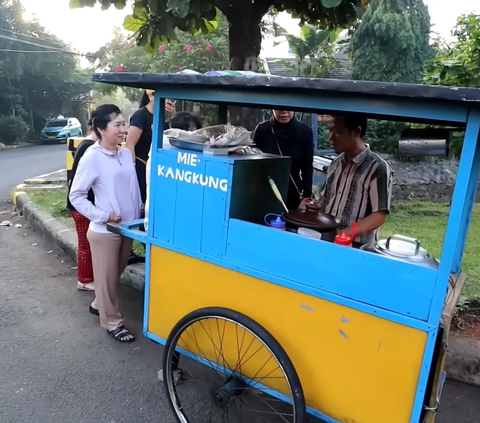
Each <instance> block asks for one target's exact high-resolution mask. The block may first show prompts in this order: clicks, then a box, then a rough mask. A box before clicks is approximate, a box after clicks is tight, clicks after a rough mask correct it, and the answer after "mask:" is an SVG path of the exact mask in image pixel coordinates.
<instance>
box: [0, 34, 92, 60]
mask: <svg viewBox="0 0 480 423" xmlns="http://www.w3.org/2000/svg"><path fill="white" fill-rule="evenodd" d="M0 38H3V39H5V40H10V41H15V42H18V43H24V44H28V45H31V46H35V47H40V48H44V49H47V50H55V51H57V52H58V53H65V54H72V55H74V56H83V57H91V58H95V59H96V58H97V57H96V56H92V55H91V54H82V53H75V52H73V51H68V50H63V49H60V48H56V47H52V46H45V45H42V44H39V43H34V42H33V41H27V40H21V39H19V38H15V37H10V36H8V35H4V34H0Z"/></svg>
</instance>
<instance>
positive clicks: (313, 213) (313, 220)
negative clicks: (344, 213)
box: [282, 204, 340, 242]
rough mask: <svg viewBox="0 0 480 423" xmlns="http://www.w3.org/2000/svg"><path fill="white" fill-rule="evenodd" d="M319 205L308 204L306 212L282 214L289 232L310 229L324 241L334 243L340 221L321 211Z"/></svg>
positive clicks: (292, 211) (296, 211)
mask: <svg viewBox="0 0 480 423" xmlns="http://www.w3.org/2000/svg"><path fill="white" fill-rule="evenodd" d="M319 210H320V206H319V205H317V204H307V205H306V209H305V210H290V211H289V212H288V213H285V212H284V213H283V214H282V219H283V221H284V222H285V224H286V226H287V230H290V231H292V232H297V230H298V228H308V229H313V230H314V231H317V232H320V233H321V234H322V240H324V241H330V242H333V241H334V239H335V235H337V229H338V226H339V223H340V222H339V221H338V219H335V218H334V217H333V216H331V215H329V214H327V213H322V212H320V211H319Z"/></svg>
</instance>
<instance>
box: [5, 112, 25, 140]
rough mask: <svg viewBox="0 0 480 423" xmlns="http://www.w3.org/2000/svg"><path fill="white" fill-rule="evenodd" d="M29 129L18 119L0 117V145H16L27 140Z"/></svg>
mask: <svg viewBox="0 0 480 423" xmlns="http://www.w3.org/2000/svg"><path fill="white" fill-rule="evenodd" d="M28 132H29V127H28V124H27V122H25V121H24V120H23V119H22V118H20V117H15V116H0V143H3V144H6V145H13V144H18V143H19V142H20V141H24V140H25V139H26V138H27V135H28Z"/></svg>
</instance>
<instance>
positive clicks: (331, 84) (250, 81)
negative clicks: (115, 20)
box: [92, 72, 480, 102]
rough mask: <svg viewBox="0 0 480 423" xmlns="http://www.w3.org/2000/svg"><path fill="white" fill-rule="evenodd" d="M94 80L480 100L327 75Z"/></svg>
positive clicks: (472, 92) (475, 95)
mask: <svg viewBox="0 0 480 423" xmlns="http://www.w3.org/2000/svg"><path fill="white" fill-rule="evenodd" d="M92 80H93V81H94V82H103V83H107V84H113V85H120V86H126V87H133V88H142V89H152V90H155V89H160V88H161V87H165V86H168V87H169V88H170V89H174V88H176V87H178V88H179V89H185V88H186V86H191V87H192V88H193V87H202V88H204V89H205V88H211V89H212V90H218V89H220V90H222V89H225V90H228V89H236V90H252V89H255V90H256V91H258V90H261V91H263V92H265V93H272V92H274V91H275V90H278V89H281V90H282V91H283V92H285V91H291V92H292V94H293V93H297V94H298V93H299V92H301V91H305V92H307V91H308V92H312V90H313V91H317V92H319V93H320V92H324V93H330V94H331V93H335V92H337V93H338V92H342V93H345V94H353V95H359V96H365V95H372V96H378V95H380V96H392V97H403V98H411V99H412V98H418V99H439V100H447V101H455V102H480V89H477V88H457V87H444V86H432V85H419V84H401V83H395V82H366V81H350V80H339V79H323V78H296V77H283V76H272V75H258V74H257V75H246V76H243V75H242V76H231V75H226V76H214V75H204V74H189V75H186V74H176V73H165V74H159V73H126V72H125V73H123V72H122V73H103V74H102V73H99V74H94V75H93V77H92Z"/></svg>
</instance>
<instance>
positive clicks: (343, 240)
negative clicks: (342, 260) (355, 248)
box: [333, 222, 358, 247]
mask: <svg viewBox="0 0 480 423" xmlns="http://www.w3.org/2000/svg"><path fill="white" fill-rule="evenodd" d="M357 224H358V223H357V222H355V223H354V224H353V225H352V233H351V235H350V236H348V235H347V234H346V233H345V232H342V233H341V234H340V235H337V236H336V237H335V241H333V242H334V243H335V244H338V245H344V246H345V247H351V246H352V244H353V240H354V239H355V234H356V232H357Z"/></svg>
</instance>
